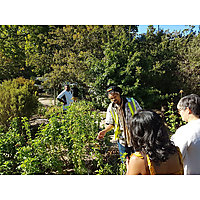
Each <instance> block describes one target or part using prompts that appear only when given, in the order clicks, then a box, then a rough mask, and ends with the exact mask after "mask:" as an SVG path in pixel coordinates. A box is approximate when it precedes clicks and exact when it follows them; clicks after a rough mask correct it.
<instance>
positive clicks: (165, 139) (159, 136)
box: [129, 110, 177, 164]
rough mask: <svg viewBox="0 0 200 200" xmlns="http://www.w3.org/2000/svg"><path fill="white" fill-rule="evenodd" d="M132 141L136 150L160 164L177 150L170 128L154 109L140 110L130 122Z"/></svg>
mask: <svg viewBox="0 0 200 200" xmlns="http://www.w3.org/2000/svg"><path fill="white" fill-rule="evenodd" d="M129 130H130V133H131V142H132V144H133V147H134V149H135V151H139V152H143V153H145V154H147V155H148V156H149V157H150V159H151V160H152V161H154V162H155V163H157V164H159V163H160V162H165V161H166V160H167V159H168V158H169V154H174V153H175V152H176V151H177V150H176V147H175V146H174V144H173V143H172V142H171V141H170V138H169V130H168V128H167V127H166V126H165V124H164V122H163V120H162V118H161V117H160V116H159V115H158V114H157V113H155V112H154V111H150V110H149V111H148V110H140V111H138V113H136V114H135V115H134V117H133V120H132V122H131V124H130V129H129Z"/></svg>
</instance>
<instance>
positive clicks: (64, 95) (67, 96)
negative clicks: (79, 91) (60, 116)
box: [57, 85, 73, 111]
mask: <svg viewBox="0 0 200 200" xmlns="http://www.w3.org/2000/svg"><path fill="white" fill-rule="evenodd" d="M57 99H58V101H60V102H63V111H65V110H67V108H68V106H69V105H70V104H71V103H72V102H73V99H72V93H71V91H70V87H69V85H66V86H65V89H64V90H63V91H62V92H61V93H60V94H59V95H58V96H57Z"/></svg>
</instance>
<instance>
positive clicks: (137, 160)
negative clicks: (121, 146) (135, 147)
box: [127, 152, 146, 175]
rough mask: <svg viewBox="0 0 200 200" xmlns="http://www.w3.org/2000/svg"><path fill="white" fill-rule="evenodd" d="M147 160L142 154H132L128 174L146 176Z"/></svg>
mask: <svg viewBox="0 0 200 200" xmlns="http://www.w3.org/2000/svg"><path fill="white" fill-rule="evenodd" d="M144 162H145V160H144V157H143V156H142V154H141V153H140V152H135V153H133V154H131V156H130V161H129V166H128V172H127V174H129V175H138V174H146V169H145V163H144Z"/></svg>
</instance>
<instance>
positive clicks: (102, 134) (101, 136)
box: [97, 130, 106, 140]
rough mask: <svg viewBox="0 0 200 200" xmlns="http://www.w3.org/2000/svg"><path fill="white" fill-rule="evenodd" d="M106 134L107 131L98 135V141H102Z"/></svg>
mask: <svg viewBox="0 0 200 200" xmlns="http://www.w3.org/2000/svg"><path fill="white" fill-rule="evenodd" d="M105 134H106V130H102V131H100V132H99V133H98V136H97V139H98V140H100V139H102V138H103V137H104V136H105Z"/></svg>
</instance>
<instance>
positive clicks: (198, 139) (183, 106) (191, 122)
mask: <svg viewBox="0 0 200 200" xmlns="http://www.w3.org/2000/svg"><path fill="white" fill-rule="evenodd" d="M177 108H178V111H179V113H180V115H181V118H182V120H183V121H185V122H188V123H187V124H186V125H183V126H181V127H180V128H178V129H177V131H176V133H175V134H174V135H173V136H172V140H173V141H174V143H175V145H176V146H178V147H179V148H180V151H181V153H182V157H183V165H184V174H185V175H190V174H200V97H199V96H198V95H196V94H191V95H188V96H185V97H183V98H181V99H180V101H179V102H178V105H177Z"/></svg>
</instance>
